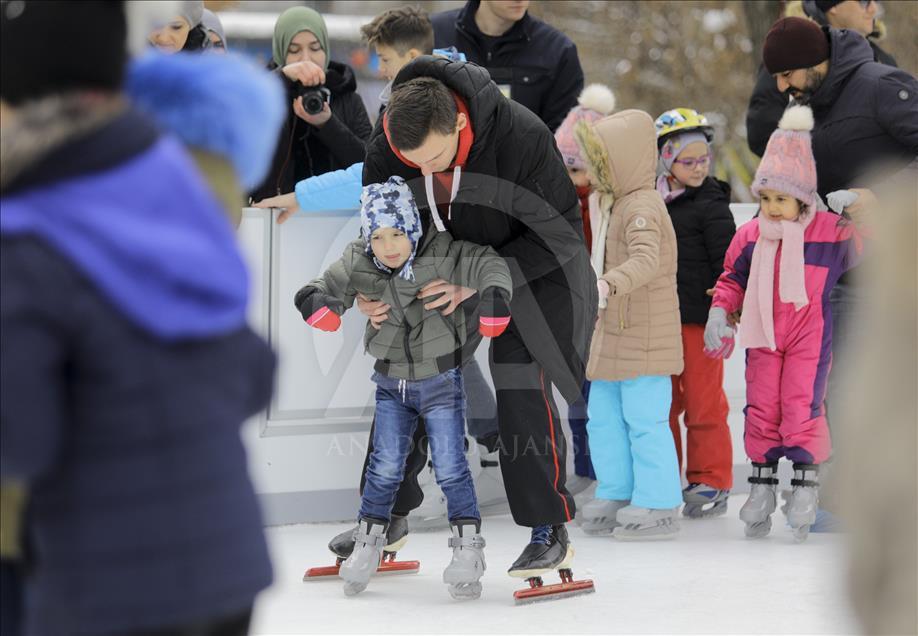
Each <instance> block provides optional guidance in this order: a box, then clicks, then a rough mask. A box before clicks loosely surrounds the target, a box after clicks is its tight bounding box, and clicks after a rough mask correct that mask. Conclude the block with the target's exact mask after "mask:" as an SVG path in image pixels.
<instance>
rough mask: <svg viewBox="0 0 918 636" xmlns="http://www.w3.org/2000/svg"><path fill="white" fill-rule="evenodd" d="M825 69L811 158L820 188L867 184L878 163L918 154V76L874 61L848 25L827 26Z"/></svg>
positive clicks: (891, 164) (816, 99) (816, 98)
mask: <svg viewBox="0 0 918 636" xmlns="http://www.w3.org/2000/svg"><path fill="white" fill-rule="evenodd" d="M828 33H829V37H830V43H831V54H830V59H829V73H828V74H827V75H826V78H825V79H824V80H823V82H822V85H821V86H820V87H819V88H818V89H817V90H816V92H815V93H814V94H813V97H812V99H811V100H810V106H812V108H813V117H814V119H815V127H814V128H813V158H814V159H815V160H816V176H817V178H818V190H819V194H820V196H821V197H822V198H823V200H825V199H826V195H827V194H828V193H829V192H833V191H835V190H841V189H844V188H857V187H866V186H868V185H869V180H870V177H871V175H873V174H874V172H875V171H876V170H877V169H879V168H884V169H886V168H892V169H895V166H896V165H905V164H907V163H909V162H911V161H914V160H915V158H916V157H918V80H916V79H915V77H914V76H912V75H911V74H909V73H907V72H905V71H901V70H899V69H897V68H893V67H891V66H886V65H885V64H879V63H877V62H874V61H873V50H872V49H871V48H870V45H869V44H868V43H867V40H865V39H864V38H863V37H861V36H860V35H858V34H857V33H854V32H852V31H838V30H836V29H828Z"/></svg>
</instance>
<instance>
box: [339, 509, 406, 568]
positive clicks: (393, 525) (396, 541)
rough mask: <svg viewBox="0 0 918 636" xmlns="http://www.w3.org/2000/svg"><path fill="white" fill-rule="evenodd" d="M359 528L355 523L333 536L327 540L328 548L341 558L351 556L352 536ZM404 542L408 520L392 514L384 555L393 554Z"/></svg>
mask: <svg viewBox="0 0 918 636" xmlns="http://www.w3.org/2000/svg"><path fill="white" fill-rule="evenodd" d="M359 529H360V526H359V525H356V526H354V527H353V528H351V529H350V530H345V531H344V532H342V533H341V534H339V535H337V536H335V538H334V539H332V540H331V541H329V543H328V549H329V550H331V551H332V552H333V553H334V555H335V556H337V557H340V558H341V559H346V558H348V557H349V556H351V552H353V551H354V540H355V539H354V537H355V536H356V534H357V531H358V530H359ZM406 543H408V520H407V519H406V518H405V517H403V516H401V515H392V518H391V519H390V521H389V529H388V531H387V532H386V545H385V547H384V548H383V553H384V554H385V555H386V556H389V555H394V554H395V553H396V552H398V551H399V550H401V549H402V548H403V547H405V544H406Z"/></svg>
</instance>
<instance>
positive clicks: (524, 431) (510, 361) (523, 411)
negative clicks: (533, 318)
mask: <svg viewBox="0 0 918 636" xmlns="http://www.w3.org/2000/svg"><path fill="white" fill-rule="evenodd" d="M514 327H515V325H514V324H513V323H511V325H510V328H509V329H507V331H506V332H504V334H503V335H501V336H500V337H499V338H496V339H495V340H494V342H493V343H492V345H491V355H490V363H491V376H492V378H493V379H494V387H495V389H496V390H497V415H498V422H499V432H500V447H499V451H500V453H499V455H500V469H501V472H502V473H503V476H504V486H505V487H506V490H507V499H508V500H509V502H510V512H511V513H512V514H513V520H514V521H515V522H516V523H517V524H519V525H521V526H529V527H535V526H540V525H545V524H551V525H555V524H560V523H565V522H567V521H571V520H572V519H573V518H574V512H575V510H574V498H573V497H572V496H571V494H570V493H568V491H567V488H566V487H565V475H566V474H567V473H566V468H565V464H566V458H567V445H566V442H565V438H564V431H563V430H562V428H561V421H560V419H559V417H558V408H557V407H556V406H555V401H554V398H553V397H552V392H551V384H550V383H549V381H548V379H547V378H546V377H545V373H544V370H543V369H542V367H541V366H540V365H539V364H538V362H536V361H535V360H534V359H533V357H532V355H531V354H530V353H529V350H528V349H527V348H526V345H525V344H523V340H522V339H521V338H520V336H519V334H518V333H517V332H516V330H515V329H514Z"/></svg>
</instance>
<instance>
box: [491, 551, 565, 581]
mask: <svg viewBox="0 0 918 636" xmlns="http://www.w3.org/2000/svg"><path fill="white" fill-rule="evenodd" d="M573 560H574V546H572V545H568V546H567V554H565V555H564V560H563V561H562V562H561V563H559V564H558V565H556V566H555V567H553V568H533V569H531V570H510V571H508V572H507V574H509V575H510V576H512V577H513V578H515V579H531V578H534V577H537V576H542V575H543V574H548V573H549V572H554V571H555V570H564V569H568V568H570V567H571V561H573Z"/></svg>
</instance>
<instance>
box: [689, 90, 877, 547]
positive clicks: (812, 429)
mask: <svg viewBox="0 0 918 636" xmlns="http://www.w3.org/2000/svg"><path fill="white" fill-rule="evenodd" d="M812 128H813V114H812V111H811V110H810V109H809V108H808V107H806V106H792V107H791V108H789V109H788V110H787V111H786V112H785V114H784V116H783V117H782V118H781V122H780V123H779V124H778V129H777V130H776V131H775V132H774V133H772V135H771V139H770V140H769V141H768V147H767V148H766V150H765V155H764V156H763V157H762V163H761V164H760V165H759V168H758V170H757V171H756V174H755V179H754V180H753V182H752V192H753V194H755V195H756V196H757V197H759V202H760V211H759V215H758V218H755V219H753V220H752V221H750V222H748V223H746V224H745V225H743V226H742V227H741V228H740V229H739V230H738V231H737V233H736V236H735V237H734V238H733V241H732V242H731V243H730V247H729V249H728V250H727V255H726V258H725V259H724V272H723V274H721V276H720V278H719V279H718V281H717V285H716V286H715V291H714V301H713V303H712V307H711V311H710V313H709V315H708V321H707V325H706V327H705V331H704V341H705V347H706V349H707V350H708V351H710V352H712V353H713V354H716V355H720V356H723V357H726V356H728V355H729V354H730V352H731V351H732V349H733V334H734V330H733V327H731V326H730V325H729V324H728V321H727V316H728V315H729V314H731V313H733V312H735V311H737V310H738V309H740V308H742V310H743V314H742V315H743V321H742V328H741V330H740V335H741V339H742V342H741V344H742V346H744V347H746V349H747V350H748V351H747V357H746V404H747V406H746V409H745V413H746V422H745V435H744V439H745V444H746V454H747V455H748V456H749V459H751V460H752V471H753V475H752V477H750V478H749V482H750V483H751V484H752V490H751V492H750V494H749V499H748V500H747V501H746V503H745V504H744V505H743V507H742V509H741V510H740V519H742V520H743V521H744V522H745V524H746V536H748V537H763V536H765V535H767V534H768V532H769V531H770V530H771V513H773V512H774V510H775V507H776V501H775V488H776V486H777V484H778V480H777V470H778V460H779V459H780V458H781V457H785V458H787V459H789V460H790V461H792V462H794V478H793V479H792V480H791V485H792V486H793V493H792V494H791V497H790V500H789V501H788V503H787V505H786V506H785V507H784V508H783V511H784V513H785V515H786V516H787V521H788V524H789V525H790V526H791V528H792V530H793V532H794V536H795V538H796V539H797V540H798V541H802V540H804V539H806V537H807V535H808V533H809V528H810V525H812V524H813V522H814V521H815V520H816V508H817V504H818V491H817V489H818V487H819V482H818V481H817V475H818V470H819V464H821V463H823V462H824V461H826V460H827V459H829V456H830V455H831V451H832V442H831V439H830V437H829V428H828V425H827V423H826V416H825V402H824V400H825V393H826V381H827V378H828V375H829V368H830V367H831V364H832V348H831V345H832V315H831V306H830V304H829V292H830V291H831V290H832V287H833V286H834V285H835V283H836V282H837V281H838V279H839V277H840V276H841V275H842V273H844V272H845V271H846V270H848V269H850V268H851V267H853V266H854V265H855V264H856V262H857V261H858V259H859V257H860V254H861V238H860V235H859V233H858V232H857V230H856V228H855V225H854V224H853V223H850V222H848V221H847V220H846V219H844V218H840V217H839V216H837V215H835V214H831V213H829V212H824V211H820V210H818V209H817V208H816V205H817V202H818V201H817V199H818V197H817V195H816V163H815V161H814V160H813V150H812V142H811V139H810V130H812ZM827 198H828V199H829V201H830V203H833V207H835V208H842V207H844V206H845V205H850V204H851V203H852V202H853V200H854V199H855V198H856V196H855V195H854V194H853V193H851V192H849V191H840V192H833V193H830V194H829V195H828V196H827ZM846 199H847V200H846ZM837 201H841V203H840V204H839V203H835V202H837Z"/></svg>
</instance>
